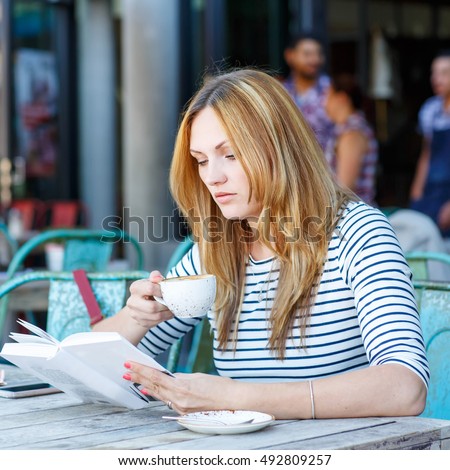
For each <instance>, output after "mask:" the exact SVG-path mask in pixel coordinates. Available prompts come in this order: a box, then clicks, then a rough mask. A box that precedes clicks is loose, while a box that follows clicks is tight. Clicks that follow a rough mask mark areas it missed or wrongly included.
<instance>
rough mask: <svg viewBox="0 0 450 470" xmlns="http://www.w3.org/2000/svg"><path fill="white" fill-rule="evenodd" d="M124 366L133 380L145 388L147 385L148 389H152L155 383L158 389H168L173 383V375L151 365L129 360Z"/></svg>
mask: <svg viewBox="0 0 450 470" xmlns="http://www.w3.org/2000/svg"><path fill="white" fill-rule="evenodd" d="M126 367H127V369H128V373H129V374H130V375H131V378H132V379H133V380H134V381H135V382H138V383H140V384H142V385H144V387H146V388H147V387H148V388H149V389H150V390H152V389H153V390H154V386H155V385H158V386H159V387H158V389H159V390H170V389H171V388H172V387H173V385H174V382H173V380H174V378H173V377H171V376H169V375H168V374H166V373H164V372H161V371H159V370H157V369H154V368H153V367H149V366H145V365H143V364H139V363H137V362H131V361H128V362H127V363H126Z"/></svg>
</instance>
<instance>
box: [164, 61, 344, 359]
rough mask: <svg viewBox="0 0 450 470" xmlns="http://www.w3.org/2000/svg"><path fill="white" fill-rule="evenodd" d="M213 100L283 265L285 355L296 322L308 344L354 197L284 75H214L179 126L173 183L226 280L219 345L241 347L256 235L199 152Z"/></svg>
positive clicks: (280, 292) (214, 270) (277, 328)
mask: <svg viewBox="0 0 450 470" xmlns="http://www.w3.org/2000/svg"><path fill="white" fill-rule="evenodd" d="M206 107H209V108H211V109H212V110H214V112H215V114H216V116H217V118H218V120H219V121H220V123H221V124H222V126H223V128H224V130H225V132H226V134H227V137H228V139H229V141H230V145H231V148H232V149H233V151H234V155H235V157H236V158H237V159H238V160H239V161H240V163H241V165H242V167H243V169H244V171H245V173H246V175H247V177H248V180H249V185H250V193H251V194H250V197H252V195H253V196H254V197H255V198H256V200H257V201H259V202H261V205H262V208H263V210H262V213H261V216H260V217H259V220H258V225H257V231H256V233H257V234H258V236H259V237H260V241H261V242H262V243H263V244H264V245H265V246H267V247H269V248H270V249H271V250H272V251H274V254H275V256H276V257H277V258H278V260H279V262H280V275H279V282H278V289H277V294H276V297H275V300H274V304H273V308H272V311H271V315H270V319H269V321H270V324H271V335H270V339H269V348H270V349H271V350H273V351H275V352H276V354H277V356H278V357H279V358H281V359H282V358H284V355H285V348H286V342H287V338H288V336H289V334H290V332H291V331H292V328H293V327H294V324H295V323H296V322H298V325H299V326H300V328H301V337H302V341H301V343H302V344H304V341H303V340H304V337H305V334H306V327H307V325H308V322H309V317H310V310H311V307H312V305H313V303H314V302H313V301H314V298H315V295H316V292H317V288H318V282H319V279H320V275H321V273H322V269H323V264H324V262H325V260H326V256H327V250H328V242H329V240H330V237H331V233H332V231H333V230H334V227H335V224H336V221H337V218H338V213H339V209H340V208H341V207H342V205H343V203H344V202H345V200H346V199H348V198H351V197H352V196H351V195H350V194H349V193H347V192H346V191H345V190H343V189H341V188H340V187H339V186H338V185H337V184H336V183H335V181H334V179H333V177H332V175H331V173H330V170H329V168H328V165H327V163H326V161H325V159H324V156H323V152H322V150H321V148H320V147H319V145H318V143H317V141H316V139H315V137H314V134H313V132H312V131H311V129H310V127H309V126H308V125H307V124H306V121H305V120H304V118H303V116H302V114H301V113H300V111H299V110H298V108H297V106H296V105H295V103H294V102H293V101H292V99H291V98H290V96H289V95H288V93H287V92H286V91H285V89H284V87H283V85H282V84H280V83H279V82H278V80H276V79H275V78H273V77H271V76H270V75H268V74H267V73H265V72H262V71H257V70H252V69H241V70H236V71H233V72H229V73H226V74H222V75H218V76H216V77H213V78H209V79H208V80H207V81H205V83H204V85H203V87H202V88H201V89H200V90H199V91H198V92H197V93H196V94H195V96H194V97H193V98H192V100H191V101H190V103H189V106H188V108H187V110H186V111H185V113H184V116H183V119H182V122H181V124H180V128H179V131H178V135H177V139H176V143H175V150H174V155H173V160H172V165H171V170H170V187H171V192H172V195H173V197H174V199H175V201H176V202H177V204H178V206H179V208H180V210H181V211H182V213H183V215H184V216H185V217H186V219H187V222H188V224H189V226H190V229H191V231H192V234H193V236H194V238H195V239H196V241H198V244H199V252H200V259H201V262H202V267H203V269H204V270H205V271H206V272H208V273H211V274H215V275H216V277H217V297H216V303H215V311H216V321H217V330H218V341H219V349H224V348H225V347H226V346H227V344H228V342H229V341H230V340H234V344H236V338H237V325H238V321H239V312H240V308H241V304H242V299H243V293H244V283H245V269H246V263H247V261H248V256H249V240H250V239H251V237H252V232H251V231H250V229H249V226H248V223H247V221H245V220H228V219H226V218H225V217H223V215H222V214H221V211H220V209H219V208H218V206H217V204H216V203H215V202H214V200H213V199H212V197H211V195H210V193H209V191H208V189H207V188H206V186H205V185H204V184H203V182H202V181H201V179H200V177H199V174H198V167H197V164H196V163H195V161H194V159H193V158H192V157H191V156H190V151H189V149H190V137H191V126H192V122H193V120H194V119H195V117H196V116H197V115H198V113H199V112H200V111H202V110H203V109H205V108H206ZM214 231H215V232H216V233H213V234H212V232H214ZM299 346H300V345H299Z"/></svg>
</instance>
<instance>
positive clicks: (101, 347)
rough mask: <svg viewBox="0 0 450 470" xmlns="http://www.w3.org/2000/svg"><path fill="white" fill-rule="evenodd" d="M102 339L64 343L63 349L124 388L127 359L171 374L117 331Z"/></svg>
mask: <svg viewBox="0 0 450 470" xmlns="http://www.w3.org/2000/svg"><path fill="white" fill-rule="evenodd" d="M96 334H97V333H96V332H94V333H92V335H94V336H95V335H96ZM94 336H93V337H94ZM103 339H104V341H102V342H90V343H86V344H83V345H76V344H65V345H64V350H65V351H67V352H68V353H70V354H72V355H74V356H76V357H77V358H78V359H80V360H81V361H82V362H84V363H86V364H88V365H90V366H91V367H92V368H94V369H96V370H98V371H99V372H100V373H101V374H102V375H103V376H104V377H107V378H109V379H110V380H113V381H115V382H118V383H119V384H120V385H121V386H122V387H125V388H127V387H129V381H127V380H125V379H123V378H122V375H123V374H124V373H125V372H126V371H127V369H125V366H124V363H125V362H127V361H134V362H139V363H140V364H144V365H146V366H149V367H153V368H154V369H157V370H160V371H161V372H165V373H166V374H168V375H171V376H173V374H172V373H171V372H169V371H168V370H167V369H165V368H164V367H163V366H162V365H161V364H159V363H158V362H157V361H155V359H153V358H152V357H150V356H148V355H147V354H145V353H143V352H142V351H140V350H139V349H137V348H136V346H134V345H133V344H131V343H130V342H129V341H128V340H127V339H125V338H124V337H123V336H121V335H119V334H118V333H115V334H114V335H111V336H110V339H109V340H108V339H107V338H106V336H105V337H103Z"/></svg>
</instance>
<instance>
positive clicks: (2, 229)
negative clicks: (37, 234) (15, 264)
mask: <svg viewBox="0 0 450 470" xmlns="http://www.w3.org/2000/svg"><path fill="white" fill-rule="evenodd" d="M0 236H1V237H2V238H3V240H4V241H5V243H6V247H7V249H8V252H9V253H8V255H9V257H10V259H12V258H13V257H14V255H15V254H16V252H17V250H18V248H19V246H18V244H17V241H16V240H15V239H14V238H13V237H12V236H11V234H10V233H9V230H8V227H7V225H6V224H5V223H4V222H1V221H0Z"/></svg>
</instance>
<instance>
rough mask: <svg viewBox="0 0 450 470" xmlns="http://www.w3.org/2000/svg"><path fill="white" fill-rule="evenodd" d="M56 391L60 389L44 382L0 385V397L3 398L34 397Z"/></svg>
mask: <svg viewBox="0 0 450 470" xmlns="http://www.w3.org/2000/svg"><path fill="white" fill-rule="evenodd" d="M58 392H61V390H59V389H58V388H56V387H54V386H53V385H50V384H48V383H44V382H39V383H32V384H24V385H7V386H4V387H0V397H3V398H23V397H34V396H37V395H48V394H50V393H58Z"/></svg>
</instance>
